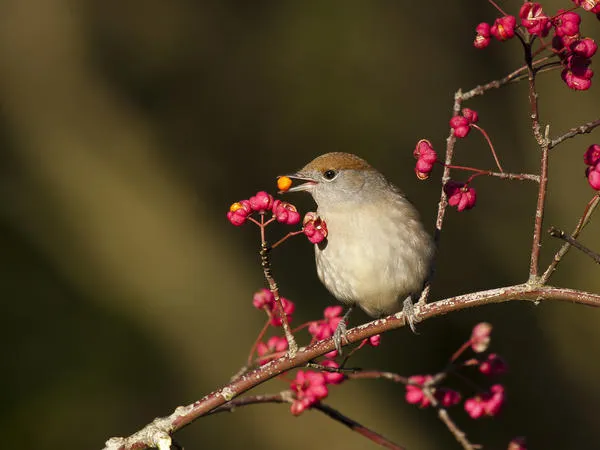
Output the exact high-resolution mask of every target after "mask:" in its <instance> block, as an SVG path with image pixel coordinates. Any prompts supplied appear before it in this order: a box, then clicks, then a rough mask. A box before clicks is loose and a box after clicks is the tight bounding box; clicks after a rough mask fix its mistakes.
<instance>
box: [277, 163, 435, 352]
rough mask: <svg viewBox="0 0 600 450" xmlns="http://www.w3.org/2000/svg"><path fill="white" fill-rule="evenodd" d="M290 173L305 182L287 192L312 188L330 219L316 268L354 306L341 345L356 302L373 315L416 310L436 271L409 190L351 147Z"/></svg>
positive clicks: (341, 333) (330, 287)
mask: <svg viewBox="0 0 600 450" xmlns="http://www.w3.org/2000/svg"><path fill="white" fill-rule="evenodd" d="M288 176H289V177H290V178H293V179H297V180H301V181H305V183H302V184H300V185H297V186H294V187H292V188H290V189H289V190H288V192H294V191H306V192H308V193H310V194H311V195H312V196H313V198H314V200H315V202H316V203H317V207H318V208H317V214H318V215H319V216H320V217H321V218H322V219H323V220H324V221H325V223H326V224H327V229H328V235H327V239H326V240H325V241H323V242H321V243H320V244H316V245H315V258H316V263H317V274H318V276H319V279H320V280H321V282H322V283H323V284H324V285H325V287H326V288H327V289H328V290H329V292H331V293H332V294H333V296H334V297H335V298H336V299H338V300H339V301H340V302H342V303H344V304H346V305H348V306H349V307H350V308H349V310H348V312H347V313H346V315H345V316H344V320H342V321H341V322H340V326H339V327H338V329H337V330H336V335H335V338H336V347H337V348H338V351H340V350H341V339H342V337H345V332H346V320H347V318H348V316H349V313H350V311H351V310H352V307H353V306H354V305H358V306H360V307H361V308H362V309H363V310H364V311H365V312H366V313H367V314H368V315H370V316H372V317H382V316H385V315H389V314H392V313H394V312H398V311H400V309H402V307H403V306H402V305H404V306H405V312H406V313H410V312H412V309H411V308H410V307H412V302H411V298H412V297H416V296H417V295H418V294H419V293H420V292H421V291H422V289H423V284H424V282H425V280H426V278H427V277H428V275H429V270H430V266H431V261H432V259H433V254H434V244H433V240H432V238H431V236H430V234H429V233H427V232H426V231H425V229H424V228H423V224H422V223H421V220H420V219H419V214H418V212H417V210H416V209H415V207H414V206H413V205H412V204H411V203H410V202H409V201H408V200H407V199H406V197H405V196H404V194H402V192H400V190H399V189H398V188H396V187H395V186H394V185H393V184H391V183H390V182H389V181H387V180H386V179H385V177H384V176H383V175H382V174H381V173H379V172H378V171H377V170H375V169H374V168H373V167H371V166H370V165H369V164H368V163H367V162H366V161H365V160H363V159H361V158H359V157H358V156H356V155H353V154H350V153H340V152H336V153H326V154H324V155H321V156H319V157H317V158H315V159H314V160H312V161H311V162H309V163H308V164H307V165H306V166H304V167H303V168H302V169H301V170H300V171H298V172H297V173H295V174H293V175H288ZM403 301H404V302H403Z"/></svg>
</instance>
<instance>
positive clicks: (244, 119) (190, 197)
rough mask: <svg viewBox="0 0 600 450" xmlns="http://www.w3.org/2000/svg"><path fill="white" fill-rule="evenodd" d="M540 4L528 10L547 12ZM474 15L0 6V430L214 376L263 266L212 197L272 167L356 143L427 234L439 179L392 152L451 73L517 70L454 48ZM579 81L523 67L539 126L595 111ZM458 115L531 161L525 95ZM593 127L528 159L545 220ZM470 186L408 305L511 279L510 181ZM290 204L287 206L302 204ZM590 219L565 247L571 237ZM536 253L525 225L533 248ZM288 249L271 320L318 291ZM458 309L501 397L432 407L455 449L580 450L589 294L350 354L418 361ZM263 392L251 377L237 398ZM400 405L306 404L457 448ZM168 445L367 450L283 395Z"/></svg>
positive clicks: (42, 443) (248, 323)
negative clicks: (484, 416) (543, 168)
mask: <svg viewBox="0 0 600 450" xmlns="http://www.w3.org/2000/svg"><path fill="white" fill-rule="evenodd" d="M502 5H503V6H504V7H505V8H506V9H507V10H508V11H509V12H512V13H513V14H515V13H516V12H517V11H518V8H519V2H516V1H513V2H504V3H502ZM544 5H545V7H546V8H547V9H548V11H549V12H554V11H556V9H558V8H559V7H564V8H567V7H569V6H570V2H567V1H564V2H548V3H544ZM494 17H496V13H495V11H494V9H493V8H492V7H491V6H490V5H489V4H488V3H487V2H485V1H484V0H481V1H478V2H474V1H472V0H461V1H457V2H453V3H447V2H443V3H442V2H438V3H423V2H411V3H409V2H401V1H388V0H380V1H370V2H365V1H357V0H347V1H328V2H294V1H286V0H280V1H260V0H259V1H253V2H245V1H220V2H199V1H193V0H171V1H168V2H167V1H163V0H145V1H141V0H129V1H125V2H114V1H99V0H80V1H76V0H72V1H69V0H2V2H0V130H1V133H0V148H1V153H0V196H1V197H0V227H1V232H0V240H1V248H2V256H3V257H2V258H1V263H2V270H1V271H0V273H1V274H2V275H1V276H0V288H1V294H2V298H3V304H4V307H3V313H2V319H0V320H1V321H2V323H3V326H2V327H0V330H1V333H2V336H1V339H0V345H1V346H2V350H3V351H2V360H3V362H2V371H1V375H0V376H1V381H2V383H1V386H2V392H3V395H2V401H1V405H2V406H1V407H0V434H1V435H2V439H3V443H4V446H5V447H7V448H31V449H40V450H42V449H56V448H78V449H87V448H89V449H93V448H101V447H102V446H103V443H104V441H105V440H106V439H108V438H109V437H111V436H119V435H120V436H123V435H129V434H130V433H132V432H133V431H135V430H137V429H138V428H140V427H141V426H143V425H144V424H146V423H147V422H149V421H150V420H152V418H154V417H155V416H159V415H165V414H167V413H170V412H171V411H172V410H173V409H174V408H175V407H176V406H177V405H180V404H187V403H189V402H192V401H194V400H196V399H198V398H200V397H201V396H202V395H204V394H206V393H207V392H209V391H211V390H213V389H214V388H216V387H218V386H219V385H220V384H222V383H224V382H226V381H227V380H228V379H229V377H230V376H231V375H232V374H233V373H235V372H236V371H237V370H238V369H239V367H240V366H241V365H242V364H243V362H244V360H245V357H246V355H247V352H248V349H249V348H250V346H251V343H252V342H253V340H254V338H255V336H256V333H257V332H258V330H259V329H260V327H261V326H262V323H263V316H262V315H261V314H260V313H259V312H257V311H256V310H255V309H253V308H252V305H251V298H252V294H253V292H254V291H255V290H257V289H258V288H260V287H262V286H263V280H262V273H261V269H260V266H259V264H258V256H257V242H258V240H257V233H256V230H255V229H253V228H252V227H242V228H241V229H236V228H234V227H232V226H231V225H229V223H228V222H227V221H226V219H225V212H226V210H227V208H228V207H229V205H230V204H231V203H232V202H233V201H236V200H238V199H241V198H247V197H248V196H250V195H252V194H253V193H254V192H256V191H257V190H261V189H267V190H270V191H274V190H275V184H274V183H275V176H276V175H278V174H281V173H286V172H289V171H292V170H295V169H298V168H300V167H301V166H302V165H304V164H305V163H306V162H307V161H308V160H310V159H312V158H313V157H314V156H316V155H319V154H321V153H324V152H327V151H349V152H354V153H357V154H359V155H361V156H363V157H365V158H366V159H368V160H369V161H370V162H371V163H372V164H373V165H374V166H375V167H377V168H379V169H381V170H382V171H383V172H384V173H385V174H386V175H387V176H388V177H389V178H390V179H391V180H393V181H394V182H395V183H397V184H398V185H399V186H401V187H402V189H403V190H404V191H406V192H407V194H408V195H409V197H410V198H411V199H412V200H413V201H414V202H415V203H416V204H417V205H418V207H419V209H420V210H421V212H422V215H423V218H424V220H425V221H426V223H427V224H429V225H428V226H429V228H431V229H433V218H434V215H435V212H436V208H437V199H438V195H439V189H440V187H439V181H438V180H437V179H436V178H437V176H438V175H439V174H440V172H439V170H438V171H437V172H436V173H435V174H434V176H433V177H432V179H430V180H429V181H428V182H418V181H417V180H416V178H415V176H414V173H413V166H414V159H413V158H412V149H413V147H414V144H415V143H416V141H417V140H418V139H420V138H423V137H427V138H429V139H430V140H431V141H432V142H433V144H434V146H435V147H436V148H437V149H438V150H442V149H443V146H444V143H445V137H446V135H447V132H448V125H447V124H448V122H447V121H448V118H449V116H450V108H451V103H452V96H453V93H454V91H455V90H456V89H457V88H458V87H463V88H465V89H468V88H471V87H473V86H475V85H476V84H478V83H483V82H486V81H489V80H492V79H494V78H498V77H500V76H501V75H504V74H506V73H508V72H510V71H512V70H513V69H514V68H516V67H518V65H519V64H520V57H521V50H520V47H519V45H518V43H517V42H516V41H515V42H508V43H505V44H503V45H500V44H499V43H497V42H493V43H492V45H491V46H490V48H488V49H487V50H485V51H477V50H475V49H474V48H473V47H472V45H471V42H472V39H473V37H474V31H473V30H474V27H475V25H477V23H479V22H480V21H484V20H486V21H493V19H494ZM599 30H600V26H599V23H598V21H597V20H595V18H594V17H593V16H591V15H589V14H588V15H585V17H584V23H583V33H584V34H586V35H588V36H591V37H595V38H596V39H598V38H599V37H600V32H599ZM596 58H598V56H597V57H596ZM595 64H597V63H595ZM595 64H594V65H595ZM594 65H592V67H594ZM598 83H600V80H595V81H594V84H596V86H593V88H592V90H591V91H590V92H585V93H577V92H573V91H570V90H569V89H568V88H566V86H565V85H564V84H563V83H562V82H561V81H560V77H559V74H558V72H552V73H548V74H544V75H543V76H542V77H541V78H540V81H539V89H540V107H541V116H542V121H543V122H544V123H548V122H549V123H550V124H551V125H552V128H551V130H552V134H553V135H557V134H559V133H561V132H563V131H565V130H566V129H568V128H570V127H572V126H575V125H578V124H580V123H582V122H584V121H588V120H592V119H596V118H598V116H599V111H600V106H599V105H600V102H599V100H600V95H599V94H598V92H599V89H600V87H599V86H597V84H598ZM467 106H469V107H473V108H475V109H477V110H478V111H479V114H480V125H481V126H483V127H484V128H485V129H486V130H487V131H488V132H489V134H490V136H491V137H492V139H493V140H494V142H495V145H496V149H497V151H498V153H499V155H500V158H501V160H502V162H503V164H504V166H505V168H507V169H508V170H510V171H515V172H518V171H535V170H536V167H537V164H538V150H537V148H536V145H535V143H534V141H533V139H532V138H531V136H530V132H529V123H528V106H527V98H526V87H525V85H517V86H513V87H510V88H505V89H502V90H500V91H495V92H490V93H489V95H487V96H485V97H484V98H477V99H475V100H474V101H472V102H470V103H469V104H468V105H467ZM599 141H600V138H599V137H598V132H596V134H595V135H591V136H584V137H580V138H577V139H574V140H570V141H568V142H566V143H565V144H564V145H562V146H560V147H558V148H557V149H556V150H553V151H552V155H551V171H550V172H551V182H550V187H549V199H548V214H547V220H546V222H545V224H546V225H545V227H546V228H547V226H549V225H550V224H553V225H555V226H557V227H561V228H564V229H567V230H570V229H572V227H573V226H574V225H575V223H576V221H577V218H578V217H579V215H580V214H581V212H582V211H583V207H584V205H585V203H586V202H587V201H588V200H589V199H590V197H591V195H592V191H591V189H590V188H589V186H588V185H587V183H586V180H585V178H584V177H583V170H584V166H583V164H582V154H583V152H584V150H585V148H586V147H587V145H589V144H590V143H592V142H599ZM456 161H457V163H464V164H471V165H475V166H481V167H484V168H488V167H492V164H493V160H492V159H491V156H490V154H489V151H488V150H487V148H486V146H485V144H484V141H483V139H482V138H481V136H479V135H478V134H477V133H473V134H472V135H471V136H470V137H469V139H467V140H465V141H461V142H460V143H459V145H458V154H457V160H456ZM461 176H462V174H458V175H457V177H458V178H459V179H461ZM462 179H464V178H462ZM475 187H476V188H477V189H478V194H479V204H478V205H477V207H476V208H475V209H474V210H472V211H470V212H467V213H462V214H457V213H456V211H454V210H452V211H449V214H448V219H447V225H446V227H445V229H444V234H443V238H442V245H441V250H440V254H439V266H438V273H437V278H436V280H435V287H434V292H433V296H434V298H442V297H444V296H450V295H453V294H459V293H465V292H469V291H472V290H477V289H486V288H492V287H497V286H501V285H505V284H507V283H517V282H522V281H524V280H525V279H526V276H527V270H528V264H529V251H530V239H531V232H532V218H533V208H534V206H535V202H536V190H535V186H534V185H533V184H531V183H529V184H525V183H518V182H515V183H508V182H504V181H500V180H495V179H490V180H488V179H478V180H477V182H476V184H475ZM290 198H291V197H290ZM292 200H293V201H294V202H296V203H297V204H298V205H299V207H301V209H302V210H303V211H306V210H308V209H310V208H313V205H312V204H311V201H310V199H309V198H308V196H301V195H296V196H295V197H294V198H293V199H292ZM599 221H600V218H596V219H595V220H594V221H592V223H591V225H590V227H589V229H588V230H586V232H585V233H584V236H583V237H582V241H583V242H584V243H585V244H587V245H589V246H590V247H592V248H595V249H596V250H598V249H600V237H599V235H598V223H599ZM275 228H276V227H275ZM283 232H284V229H283V228H278V229H277V228H276V229H274V230H273V234H272V235H271V236H272V238H276V237H277V236H278V235H279V233H283ZM558 244H559V243H558V242H556V241H552V240H550V239H545V241H544V246H543V262H544V264H547V263H548V262H549V260H550V257H551V255H552V254H553V252H554V250H555V249H556V248H557V247H558ZM312 258H313V255H312V249H311V246H310V245H309V244H308V243H307V242H306V241H305V240H304V239H301V238H298V239H295V240H293V242H290V243H288V244H286V245H285V246H283V247H282V248H281V249H278V250H277V251H276V252H275V253H274V255H273V265H274V266H273V267H274V274H275V275H276V277H277V280H278V282H279V284H280V287H281V289H282V292H283V294H284V295H285V296H286V297H288V298H290V299H292V300H294V301H295V302H296V303H297V312H296V314H295V316H294V323H295V324H300V323H302V322H304V321H306V320H311V319H315V318H317V317H320V315H321V312H322V308H323V307H324V306H325V305H329V304H331V303H332V302H333V300H332V298H331V297H330V296H329V295H328V293H327V292H326V291H325V289H324V288H323V287H322V286H321V285H320V283H319V282H318V280H317V277H316V274H315V270H314V266H313V259H312ZM599 274H600V272H599V271H598V266H597V265H594V264H592V263H591V262H590V260H589V259H587V258H586V257H585V256H583V255H581V254H578V253H577V252H572V253H571V254H569V255H568V256H567V257H566V258H565V260H564V263H563V264H562V265H561V267H560V269H559V271H558V273H557V274H556V276H555V278H553V280H552V282H553V283H554V284H559V285H564V286H569V287H575V288H581V289H586V290H591V291H595V292H598V291H600V277H599V276H598V275H599ZM353 320H354V321H355V323H358V322H360V321H364V320H366V317H365V316H364V315H361V314H356V315H355V316H354V319H353ZM482 320H486V321H489V322H491V323H492V324H493V325H494V327H495V328H494V335H493V341H492V350H493V351H496V352H497V353H500V354H501V355H503V356H504V357H505V358H506V359H507V360H508V362H509V364H510V368H511V371H510V373H509V374H508V375H507V376H505V377H504V378H503V380H504V381H505V383H506V386H507V390H508V399H509V401H508V404H507V405H506V409H505V411H504V413H503V414H502V415H501V416H500V417H498V418H497V419H494V420H480V421H472V420H470V419H468V418H467V416H466V414H465V413H464V412H463V411H462V409H461V408H460V407H458V408H455V409H454V410H452V411H451V413H452V416H453V417H454V418H455V420H456V421H457V422H458V424H459V425H460V426H461V427H463V429H464V430H465V431H466V432H467V433H468V436H469V437H470V438H471V440H472V441H473V442H477V443H482V444H484V445H485V446H486V448H494V449H502V448H506V445H507V442H508V441H509V439H510V438H511V437H513V436H515V435H526V436H527V437H528V439H529V443H530V446H531V448H544V449H549V448H598V445H597V443H598V442H600V427H598V414H597V409H598V405H599V404H600V388H599V387H598V383H597V380H598V379H599V378H600V362H598V357H597V355H598V354H599V351H600V338H599V331H598V330H599V326H598V324H599V323H600V313H599V312H598V311H595V310H593V309H590V308H586V307H582V306H577V305H568V304H552V303H547V304H541V305H539V306H537V307H536V306H533V305H532V304H529V303H518V302H515V303H513V304H505V305H495V306H489V307H485V308H480V309H477V310H472V311H464V312H461V313H459V314H451V315H449V316H446V317H441V318H437V319H434V320H430V321H427V322H425V323H423V324H420V325H419V333H420V334H419V335H413V334H411V333H410V331H408V330H406V329H402V330H400V331H397V332H394V333H389V334H387V335H385V336H384V337H383V344H382V346H381V347H380V348H378V349H376V350H373V349H371V350H365V351H363V352H362V354H360V355H359V356H358V357H357V358H356V360H355V361H354V363H355V365H357V366H362V367H376V368H380V369H384V370H391V371H396V372H398V373H401V374H404V375H410V374H415V373H431V372H434V371H436V370H439V369H441V368H442V367H443V366H444V364H445V361H447V359H448V357H449V356H450V355H451V354H452V352H453V351H454V350H455V349H456V348H457V347H458V346H459V345H460V344H461V343H462V342H463V341H464V340H465V339H466V338H467V337H468V335H469V333H470V330H471V328H472V326H473V325H474V324H476V323H477V322H478V321H482ZM300 339H301V340H302V339H303V338H302V337H301V338H300ZM306 341H307V339H306V340H305V341H304V342H306ZM285 387H286V385H285V384H284V383H282V382H280V381H277V380H274V381H272V382H271V383H270V384H269V385H267V386H265V388H264V389H263V390H264V391H268V392H274V391H279V390H281V389H284V388H285ZM403 397H404V389H403V388H402V386H398V385H393V384H390V383H386V382H385V381H371V382H367V381H363V382H353V383H348V384H347V385H342V386H339V387H335V388H334V389H332V393H331V397H330V399H329V400H328V401H329V402H330V404H331V405H333V406H334V407H336V408H339V409H340V410H341V411H342V412H344V413H345V414H347V415H349V416H350V417H352V418H354V419H356V420H358V421H360V422H362V423H364V424H365V425H366V426H369V427H372V428H373V429H375V430H376V431H378V432H380V433H382V434H384V435H385V436H388V437H390V438H391V439H392V440H394V441H396V442H398V443H400V444H402V445H405V446H406V447H408V448H409V449H439V448H448V449H452V448H458V445H457V444H456V443H455V442H454V439H453V438H452V437H451V435H450V434H449V432H448V431H447V430H446V429H445V427H444V426H443V424H442V423H441V422H439V420H438V419H437V417H436V416H435V413H434V411H432V410H418V409H417V408H415V407H413V406H411V405H408V404H406V402H405V401H404V399H403ZM232 430H235V431H234V432H232ZM176 439H177V440H178V441H179V442H180V443H181V444H183V445H184V446H185V447H186V448H188V449H195V448H215V449H229V448H240V447H242V446H243V447H244V448H260V449H280V448H286V449H305V448H307V447H310V448H313V449H325V448H327V449H330V448H351V449H363V448H364V449H370V448H375V446H374V445H373V444H371V443H370V442H368V441H366V440H364V439H363V438H361V437H359V436H358V435H356V434H355V433H352V432H350V431H348V430H347V429H346V428H344V427H342V426H341V425H339V424H337V423H334V422H332V421H330V420H329V419H327V418H325V417H324V416H322V415H321V414H319V413H315V412H308V413H305V414H303V415H302V416H301V417H299V418H295V417H292V416H291V415H290V414H289V413H288V407H287V406H285V405H261V406H251V407H247V408H243V409H240V410H238V411H236V412H235V413H234V414H224V415H218V416H214V417H208V418H204V419H201V420H198V421H197V422H196V423H194V424H193V425H191V426H189V427H188V428H187V429H185V430H183V431H182V432H180V433H178V434H177V435H176Z"/></svg>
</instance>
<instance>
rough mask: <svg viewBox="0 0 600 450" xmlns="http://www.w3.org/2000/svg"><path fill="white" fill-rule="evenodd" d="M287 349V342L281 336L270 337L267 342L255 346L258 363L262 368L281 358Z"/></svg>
mask: <svg viewBox="0 0 600 450" xmlns="http://www.w3.org/2000/svg"><path fill="white" fill-rule="evenodd" d="M287 349H288V341H287V339H286V338H284V337H281V336H271V337H270V338H269V339H268V340H267V342H266V343H265V342H259V343H258V345H257V346H256V353H258V356H259V359H258V363H259V364H260V365H261V366H262V365H263V364H266V363H268V362H269V361H271V360H272V359H273V358H277V357H279V356H281V354H282V353H283V352H285V351H286V350H287Z"/></svg>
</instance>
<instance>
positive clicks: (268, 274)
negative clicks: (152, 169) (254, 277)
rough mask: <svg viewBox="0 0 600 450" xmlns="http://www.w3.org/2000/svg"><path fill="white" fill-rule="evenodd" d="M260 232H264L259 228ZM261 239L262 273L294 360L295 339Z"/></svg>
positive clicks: (290, 354) (296, 348) (296, 350)
mask: <svg viewBox="0 0 600 450" xmlns="http://www.w3.org/2000/svg"><path fill="white" fill-rule="evenodd" d="M261 231H264V230H263V228H261ZM261 237H262V243H261V247H260V258H261V266H262V268H263V273H264V276H265V279H266V280H267V283H268V284H269V290H270V291H271V292H272V293H273V296H274V297H275V304H276V305H277V313H278V314H279V316H280V318H281V324H282V326H283V332H284V333H285V338H286V339H287V341H288V351H289V356H290V358H294V357H295V356H296V353H297V352H298V344H297V343H296V339H294V335H293V334H292V330H291V329H290V324H289V323H288V320H287V316H286V314H285V311H284V310H283V304H282V303H281V296H280V295H279V288H278V287H277V283H275V279H274V278H273V275H272V274H271V262H270V259H269V250H270V248H269V247H268V246H267V243H266V241H265V240H264V236H261Z"/></svg>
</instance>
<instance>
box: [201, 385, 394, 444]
mask: <svg viewBox="0 0 600 450" xmlns="http://www.w3.org/2000/svg"><path fill="white" fill-rule="evenodd" d="M293 401H294V395H293V393H292V391H282V392H280V393H278V394H265V395H249V396H247V397H241V398H236V399H234V400H231V401H230V402H227V403H225V404H224V405H221V406H219V407H218V408H215V409H213V410H212V411H210V412H209V413H208V414H217V413H221V412H233V411H235V409H237V408H239V407H240V406H247V405H255V404H258V403H293ZM311 409H316V410H317V411H320V412H322V413H323V414H325V415H327V416H329V417H330V418H332V419H333V420H335V421H337V422H340V423H341V424H343V425H346V426H347V427H348V428H350V429H351V430H352V431H356V432H357V433H358V434H360V435H362V436H364V437H366V438H367V439H369V440H371V441H373V442H375V443H376V444H378V445H381V446H382V447H385V448H389V449H392V450H404V447H400V446H399V445H397V444H394V443H393V442H392V441H390V440H389V439H387V438H385V437H384V436H382V435H381V434H379V433H376V432H375V431H373V430H371V429H369V428H367V427H365V426H364V425H361V424H360V423H358V422H356V421H355V420H352V419H350V418H349V417H348V416H345V415H344V414H342V413H340V412H339V411H337V410H336V409H334V408H332V407H331V406H328V405H326V404H324V403H317V404H315V405H313V406H312V407H311ZM208 414H207V415H208Z"/></svg>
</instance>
